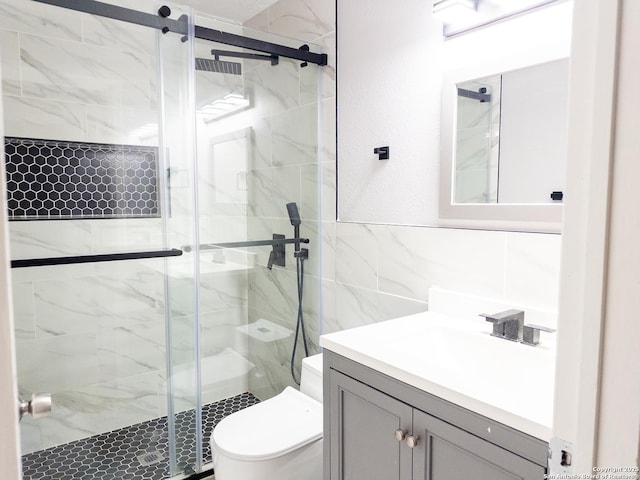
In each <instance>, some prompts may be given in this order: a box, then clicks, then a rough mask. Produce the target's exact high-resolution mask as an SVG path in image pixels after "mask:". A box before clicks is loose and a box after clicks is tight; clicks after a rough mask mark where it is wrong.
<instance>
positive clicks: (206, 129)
mask: <svg viewBox="0 0 640 480" xmlns="http://www.w3.org/2000/svg"><path fill="white" fill-rule="evenodd" d="M126 3H130V2H115V1H114V2H109V3H101V2H94V1H90V0H87V1H83V2H74V1H68V0H28V1H26V0H0V9H2V10H3V16H4V20H3V22H2V23H0V42H1V45H2V80H3V82H2V88H3V105H4V107H3V113H4V124H5V135H6V136H5V166H6V171H7V179H6V181H7V187H8V188H7V190H8V207H9V218H10V241H11V257H12V267H13V268H12V280H13V293H14V307H15V326H16V347H17V365H18V384H19V389H20V394H21V397H22V398H23V399H26V400H28V399H29V398H30V397H31V395H32V394H42V393H49V394H51V398H52V411H51V414H50V415H49V416H48V417H46V418H39V419H36V418H31V417H29V416H25V417H24V418H23V419H22V421H21V424H20V427H21V441H22V451H23V454H24V456H23V468H24V478H25V479H39V478H47V479H74V478H78V479H80V478H81V479H93V478H96V479H98V478H99V479H111V478H113V479H116V478H117V479H120V478H141V479H142V478H173V477H175V478H186V477H189V476H193V478H199V476H202V475H203V472H206V471H207V468H208V466H207V464H208V463H209V462H210V460H211V458H210V456H211V454H210V450H209V447H208V435H209V434H210V432H211V429H212V427H213V426H214V425H215V423H216V422H217V421H219V420H220V419H221V418H222V417H223V416H225V415H228V414H229V413H231V412H233V411H235V410H238V409H240V408H244V407H246V406H249V405H251V404H252V403H255V402H258V401H260V400H264V399H266V398H269V397H271V396H273V395H275V394H276V393H279V392H280V391H281V390H282V389H283V388H284V387H285V386H287V385H294V379H293V378H292V375H291V373H292V371H293V374H294V376H295V377H298V376H299V365H300V353H301V352H302V351H303V350H304V349H303V348H302V345H303V342H302V339H300V340H299V343H298V344H297V345H298V348H297V352H298V355H297V356H296V358H295V362H294V366H293V368H291V366H290V359H291V352H292V349H293V348H294V343H293V342H294V331H295V330H296V325H297V322H298V319H299V318H300V316H301V315H302V316H304V319H305V322H304V323H305V325H306V328H307V336H308V347H309V350H310V353H314V352H315V351H317V349H318V347H317V341H318V335H319V322H320V319H321V307H320V305H321V298H320V293H319V292H320V285H319V282H320V280H319V278H320V275H319V268H320V267H319V266H320V253H321V252H320V243H321V242H320V238H321V231H320V225H321V223H320V222H319V221H318V219H319V215H320V212H319V208H320V206H319V205H320V204H321V203H320V201H319V196H320V189H319V175H318V170H319V165H320V163H319V158H318V156H319V148H318V121H319V115H320V112H319V104H320V103H319V101H318V94H319V82H318V78H319V70H320V69H321V68H322V65H323V64H325V63H326V56H324V55H321V54H318V53H314V52H319V51H320V49H319V47H317V46H315V45H309V44H308V43H307V44H303V43H302V42H300V41H296V40H291V39H285V38H280V37H276V36H275V35H273V34H270V33H268V32H266V31H264V30H259V29H256V28H249V27H248V26H247V25H251V26H252V27H258V28H259V25H260V22H259V21H255V22H246V24H243V25H240V24H233V23H229V22H226V21H223V20H220V19H217V18H215V17H205V16H201V15H198V16H194V14H193V12H192V11H191V10H190V9H189V8H187V7H183V6H180V5H176V4H167V3H162V4H154V3H150V2H136V8H139V10H135V11H134V10H131V9H130V8H125V7H124V6H121V5H125V4H126ZM78 4H81V5H78ZM78 9H80V10H78ZM287 204H295V206H296V207H297V208H298V209H299V214H300V219H301V222H300V223H299V224H298V225H296V229H295V235H294V227H293V226H292V224H293V220H292V219H291V217H290V213H291V212H290V210H288V207H287ZM301 242H302V243H301ZM300 245H302V246H300ZM303 248H304V249H307V253H308V260H306V262H305V267H304V268H305V270H304V274H303V275H302V276H303V277H304V278H303V280H304V282H303V283H304V290H303V293H302V294H300V295H299V289H298V285H299V284H301V283H302V282H301V279H300V275H299V273H298V270H297V268H296V264H297V263H298V261H299V257H300V255H301V251H302V249H303ZM294 249H295V250H296V251H297V252H298V253H297V254H295V256H294ZM300 299H301V300H302V306H301V307H300V306H299V300H300Z"/></svg>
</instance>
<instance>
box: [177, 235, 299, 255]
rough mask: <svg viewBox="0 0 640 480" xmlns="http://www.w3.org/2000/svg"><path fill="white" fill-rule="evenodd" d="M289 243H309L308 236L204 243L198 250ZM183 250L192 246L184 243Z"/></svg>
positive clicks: (191, 248)
mask: <svg viewBox="0 0 640 480" xmlns="http://www.w3.org/2000/svg"><path fill="white" fill-rule="evenodd" d="M289 243H293V244H296V243H309V239H308V238H298V237H297V238H273V239H270V240H247V241H242V242H224V243H204V244H202V245H200V246H199V249H200V250H218V249H221V248H242V247H274V246H276V245H287V244H289ZM182 250H183V251H185V252H191V251H192V250H193V247H192V246H191V245H185V246H183V247H182Z"/></svg>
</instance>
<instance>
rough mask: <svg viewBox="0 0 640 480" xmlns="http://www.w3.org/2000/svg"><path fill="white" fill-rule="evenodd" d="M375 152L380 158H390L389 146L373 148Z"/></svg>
mask: <svg viewBox="0 0 640 480" xmlns="http://www.w3.org/2000/svg"><path fill="white" fill-rule="evenodd" d="M373 153H374V154H376V155H378V160H389V147H388V146H387V147H377V148H374V149H373Z"/></svg>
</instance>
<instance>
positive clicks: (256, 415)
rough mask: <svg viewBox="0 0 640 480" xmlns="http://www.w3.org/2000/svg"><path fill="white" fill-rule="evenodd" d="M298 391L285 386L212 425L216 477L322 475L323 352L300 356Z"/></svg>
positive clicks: (281, 479)
mask: <svg viewBox="0 0 640 480" xmlns="http://www.w3.org/2000/svg"><path fill="white" fill-rule="evenodd" d="M301 375H302V376H301V379H300V391H298V390H296V389H294V388H291V387H287V388H285V389H284V390H283V391H282V393H280V394H278V395H276V396H275V397H273V398H270V399H269V400H265V401H264V402H260V403H258V404H256V405H252V406H251V407H248V408H245V409H243V410H240V411H238V412H236V413H232V414H231V415H229V416H228V417H225V418H224V419H222V420H221V421H220V423H218V425H216V427H215V428H214V430H213V434H212V435H211V453H212V456H213V470H214V473H215V477H216V480H238V479H242V480H264V479H271V478H273V479H278V480H294V479H295V480H299V479H301V478H302V479H309V480H320V479H321V478H322V403H321V402H322V354H318V355H313V356H311V357H307V358H305V359H303V360H302V374H301Z"/></svg>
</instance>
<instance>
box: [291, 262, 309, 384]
mask: <svg viewBox="0 0 640 480" xmlns="http://www.w3.org/2000/svg"><path fill="white" fill-rule="evenodd" d="M296 253H298V252H296ZM304 260H305V259H304V258H303V257H302V256H298V255H296V274H297V283H298V320H297V322H296V334H295V336H294V338H293V349H292V351H291V378H293V381H294V382H296V384H297V385H300V380H299V379H298V378H296V373H295V368H294V364H295V359H296V351H297V349H298V337H300V336H302V345H303V346H304V356H305V357H308V356H309V347H308V345H307V332H306V331H305V327H304V317H303V314H302V291H303V287H304Z"/></svg>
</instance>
